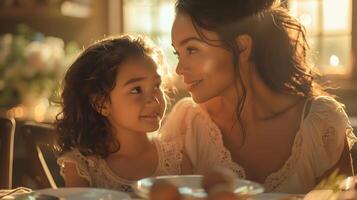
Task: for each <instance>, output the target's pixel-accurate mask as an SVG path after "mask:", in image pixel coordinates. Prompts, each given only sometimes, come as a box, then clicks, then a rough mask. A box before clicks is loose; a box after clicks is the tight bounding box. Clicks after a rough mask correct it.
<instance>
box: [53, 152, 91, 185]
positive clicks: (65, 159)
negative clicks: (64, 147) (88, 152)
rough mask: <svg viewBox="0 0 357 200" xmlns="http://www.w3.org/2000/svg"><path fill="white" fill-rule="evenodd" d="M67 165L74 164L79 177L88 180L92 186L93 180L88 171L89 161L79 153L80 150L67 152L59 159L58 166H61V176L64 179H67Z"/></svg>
mask: <svg viewBox="0 0 357 200" xmlns="http://www.w3.org/2000/svg"><path fill="white" fill-rule="evenodd" d="M65 163H73V164H74V165H75V166H76V169H77V173H78V175H79V176H80V177H82V178H84V179H85V180H87V181H88V182H89V186H92V179H91V176H90V174H89V170H88V160H87V158H86V157H85V156H84V155H82V154H81V153H80V152H79V150H78V149H75V150H72V151H70V152H67V153H65V154H63V155H62V156H60V157H59V158H58V159H57V164H58V165H59V166H60V174H61V176H62V177H63V178H65V177H64V167H65Z"/></svg>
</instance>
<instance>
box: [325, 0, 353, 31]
mask: <svg viewBox="0 0 357 200" xmlns="http://www.w3.org/2000/svg"><path fill="white" fill-rule="evenodd" d="M323 2H324V4H323V29H324V30H325V31H327V32H341V31H342V32H345V31H350V30H351V20H350V19H351V1H349V0H324V1H323Z"/></svg>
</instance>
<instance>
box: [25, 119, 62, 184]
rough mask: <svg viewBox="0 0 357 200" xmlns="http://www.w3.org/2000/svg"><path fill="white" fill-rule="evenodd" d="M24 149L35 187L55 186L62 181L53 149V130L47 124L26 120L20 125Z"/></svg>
mask: <svg viewBox="0 0 357 200" xmlns="http://www.w3.org/2000/svg"><path fill="white" fill-rule="evenodd" d="M22 134H23V136H24V139H25V142H26V145H25V146H26V150H27V153H28V155H29V159H30V162H31V163H30V165H29V167H30V177H31V179H32V180H34V181H35V182H36V188H33V187H34V186H32V189H40V188H57V187H58V186H63V185H64V182H63V179H62V177H61V176H60V173H59V171H60V169H59V166H58V165H57V162H56V161H57V157H56V153H55V151H54V148H53V146H54V144H55V130H54V127H53V126H51V125H48V124H40V123H34V122H26V123H25V124H24V125H23V127H22Z"/></svg>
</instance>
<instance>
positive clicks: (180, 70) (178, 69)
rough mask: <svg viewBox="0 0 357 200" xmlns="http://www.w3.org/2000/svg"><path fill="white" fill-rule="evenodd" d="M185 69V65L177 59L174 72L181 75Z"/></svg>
mask: <svg viewBox="0 0 357 200" xmlns="http://www.w3.org/2000/svg"><path fill="white" fill-rule="evenodd" d="M186 71H187V66H184V65H183V64H182V62H180V61H179V62H178V64H177V66H176V74H177V75H180V76H182V75H184V73H185V72H186Z"/></svg>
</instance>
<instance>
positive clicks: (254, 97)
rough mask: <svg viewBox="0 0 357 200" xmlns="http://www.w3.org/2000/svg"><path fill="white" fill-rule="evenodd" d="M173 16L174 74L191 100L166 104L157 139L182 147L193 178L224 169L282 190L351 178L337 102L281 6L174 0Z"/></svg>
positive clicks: (348, 138)
mask: <svg viewBox="0 0 357 200" xmlns="http://www.w3.org/2000/svg"><path fill="white" fill-rule="evenodd" d="M176 12H177V16H176V18H175V21H174V24H173V27H172V44H173V47H174V48H175V51H176V52H175V53H176V54H177V56H178V60H179V63H178V66H177V69H176V72H177V74H178V75H180V76H182V77H183V79H184V82H185V84H186V86H187V89H188V90H189V91H190V94H191V96H192V98H188V99H183V100H181V101H180V102H178V103H177V104H176V106H175V107H174V108H173V110H172V112H171V114H170V116H169V117H168V118H167V121H166V125H165V126H164V127H163V132H164V133H167V134H162V139H163V140H175V141H177V142H178V143H180V144H181V146H182V148H183V151H184V152H185V153H186V154H187V155H188V156H189V158H190V160H191V162H192V165H193V167H194V171H195V173H204V172H206V171H207V170H208V169H210V168H211V167H213V166H216V165H224V166H226V167H229V168H231V169H232V170H233V171H235V172H236V173H237V175H238V176H240V177H241V178H246V179H249V180H253V181H256V182H259V183H262V184H263V185H264V186H265V188H266V191H274V192H288V193H306V192H308V191H309V190H311V189H313V188H314V187H315V186H316V184H317V183H318V182H319V181H320V180H322V179H323V178H326V177H327V176H328V175H329V174H331V173H332V172H333V171H334V170H336V169H339V170H340V172H341V173H342V174H346V175H350V174H352V169H351V159H350V153H349V148H350V147H351V145H352V143H353V142H354V141H355V137H354V135H353V133H352V128H351V126H350V124H349V121H348V118H347V116H346V114H345V111H344V108H343V105H342V104H341V103H339V102H337V101H336V100H335V99H334V98H333V97H331V95H329V94H328V93H327V92H325V91H324V90H323V88H322V87H321V86H320V85H319V84H318V83H317V82H316V81H315V79H314V78H315V74H314V73H313V71H312V70H311V68H310V66H309V64H308V62H307V54H308V45H307V43H306V39H305V32H304V28H303V26H302V25H301V24H300V23H299V22H298V21H297V20H296V19H295V18H293V17H292V16H291V15H290V14H289V13H288V12H287V10H285V9H284V8H283V7H282V6H281V5H279V2H275V1H274V0H255V1H246V0H226V1H215V0H178V1H177V3H176ZM192 100H193V101H192Z"/></svg>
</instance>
